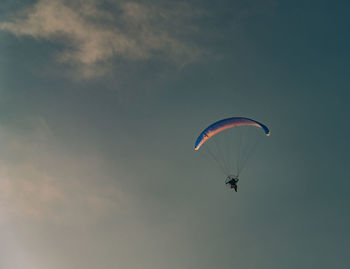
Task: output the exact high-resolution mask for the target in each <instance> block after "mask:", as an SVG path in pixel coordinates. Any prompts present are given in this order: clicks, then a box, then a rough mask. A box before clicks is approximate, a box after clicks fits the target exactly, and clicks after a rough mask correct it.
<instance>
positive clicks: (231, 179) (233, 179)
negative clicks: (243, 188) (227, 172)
mask: <svg viewBox="0 0 350 269" xmlns="http://www.w3.org/2000/svg"><path fill="white" fill-rule="evenodd" d="M237 182H238V177H235V176H228V177H227V178H226V182H225V183H226V185H230V188H231V189H234V190H235V191H236V192H237Z"/></svg>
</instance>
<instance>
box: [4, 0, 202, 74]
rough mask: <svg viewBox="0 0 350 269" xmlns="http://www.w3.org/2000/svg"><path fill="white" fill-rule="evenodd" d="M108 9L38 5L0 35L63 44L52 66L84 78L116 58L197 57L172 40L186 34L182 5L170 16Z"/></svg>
mask: <svg viewBox="0 0 350 269" xmlns="http://www.w3.org/2000/svg"><path fill="white" fill-rule="evenodd" d="M109 4H110V5H111V6H112V7H113V9H115V10H114V12H110V11H108V10H104V9H102V8H100V7H101V1H97V0H96V1H95V0H94V1H73V2H65V1H64V0H39V1H38V2H37V3H36V4H35V5H34V6H33V7H32V8H29V9H27V10H25V11H23V12H22V14H21V15H18V16H17V17H15V18H14V19H13V20H12V21H9V22H2V23H0V29H1V30H4V31H8V32H11V33H13V34H15V35H16V36H31V37H33V38H36V39H44V40H50V41H54V42H59V43H62V44H63V45H64V49H63V51H62V52H61V53H59V55H58V56H57V60H58V61H60V62H63V63H68V64H70V65H72V66H75V67H77V66H78V67H80V70H81V72H82V73H83V75H85V76H87V77H89V76H94V75H99V74H101V72H103V71H101V69H103V66H104V63H106V62H108V61H109V60H110V59H112V58H115V57H120V58H122V59H124V60H129V61H130V60H131V61H138V60H146V59H149V58H151V57H154V56H156V55H159V54H160V55H162V57H163V58H165V59H167V60H170V61H172V62H175V63H177V64H181V65H182V64H186V63H188V62H191V61H192V60H194V59H195V58H196V57H197V56H198V54H199V49H198V48H196V47H195V46H194V45H191V44H190V43H188V42H186V41H184V40H183V39H181V38H179V37H178V36H177V35H176V34H175V33H176V32H183V31H186V27H187V26H186V24H185V23H183V22H182V21H183V20H184V16H188V7H187V6H186V5H178V6H177V7H176V6H175V7H173V10H170V9H164V8H161V7H157V6H152V5H146V4H141V3H137V2H124V1H117V2H116V3H109ZM188 29H189V27H188Z"/></svg>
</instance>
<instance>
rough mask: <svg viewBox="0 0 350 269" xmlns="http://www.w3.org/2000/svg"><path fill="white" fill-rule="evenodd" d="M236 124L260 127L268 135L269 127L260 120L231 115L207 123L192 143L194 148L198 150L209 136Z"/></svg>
mask: <svg viewBox="0 0 350 269" xmlns="http://www.w3.org/2000/svg"><path fill="white" fill-rule="evenodd" d="M238 126H256V127H260V128H261V129H263V131H264V132H265V134H266V135H267V136H269V135H270V131H269V129H268V128H267V127H266V126H265V125H264V124H262V123H260V122H257V121H255V120H252V119H248V118H243V117H233V118H228V119H223V120H220V121H217V122H215V123H213V124H211V125H209V126H208V127H207V128H205V129H204V131H203V132H202V133H201V134H200V135H199V136H198V138H197V140H196V143H195V145H194V149H195V150H198V149H199V148H200V147H201V146H202V145H203V144H204V143H205V142H206V141H207V140H208V139H209V138H211V137H212V136H214V135H216V134H217V133H220V132H222V131H224V130H226V129H229V128H233V127H238Z"/></svg>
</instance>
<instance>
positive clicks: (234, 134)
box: [194, 117, 270, 178]
mask: <svg viewBox="0 0 350 269" xmlns="http://www.w3.org/2000/svg"><path fill="white" fill-rule="evenodd" d="M252 127H254V128H252ZM256 127H257V128H256ZM269 135H270V131H269V129H268V128H267V127H266V126H265V125H264V124H262V123H260V122H258V121H255V120H253V119H249V118H244V117H233V118H227V119H223V120H220V121H217V122H215V123H213V124H211V125H209V126H208V127H207V128H205V129H204V130H203V131H202V132H201V134H200V135H199V136H198V138H197V140H196V142H195V145H194V149H195V150H196V151H197V150H199V149H201V150H200V151H201V152H203V153H205V154H206V155H209V156H210V157H211V158H212V159H214V160H215V162H216V163H217V164H218V166H219V168H220V169H221V171H222V172H223V173H224V174H225V175H226V176H227V177H236V178H238V176H239V174H240V173H241V172H242V171H243V168H244V167H245V164H246V163H247V161H248V159H249V158H250V156H251V155H252V154H253V153H254V151H255V149H256V147H257V145H258V144H259V142H260V141H261V138H262V137H264V136H269Z"/></svg>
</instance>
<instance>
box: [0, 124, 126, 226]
mask: <svg viewBox="0 0 350 269" xmlns="http://www.w3.org/2000/svg"><path fill="white" fill-rule="evenodd" d="M30 122H31V123H30V125H31V127H32V128H31V129H30V131H27V132H25V133H22V134H21V135H20V134H18V133H19V130H17V131H16V132H15V133H14V132H12V131H9V130H10V128H7V129H0V141H1V143H3V144H4V145H6V146H4V147H3V151H2V153H1V154H0V222H3V221H5V222H6V221H11V220H15V219H18V218H19V219H25V220H28V219H30V220H51V221H55V222H63V223H64V222H66V221H67V220H69V221H70V224H72V223H73V224H74V222H75V221H77V222H79V221H82V220H86V219H89V220H92V221H93V220H94V218H95V219H96V217H98V216H102V215H104V214H108V213H110V212H111V211H113V212H115V210H119V209H120V208H121V207H120V206H121V203H122V200H123V199H124V198H122V197H124V196H123V195H122V192H121V191H120V190H118V189H117V188H116V186H115V185H113V184H111V183H108V182H109V181H108V180H106V175H104V170H103V169H102V168H101V166H100V163H101V161H100V160H99V159H98V158H96V157H93V156H78V157H77V156H72V155H71V154H67V153H65V152H62V151H60V150H58V149H57V148H56V147H55V146H54V145H53V144H54V143H55V142H54V140H55V139H54V136H53V135H52V133H51V132H50V129H49V128H48V126H47V124H46V123H45V121H44V120H43V119H31V120H30ZM49 145H50V146H49Z"/></svg>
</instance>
